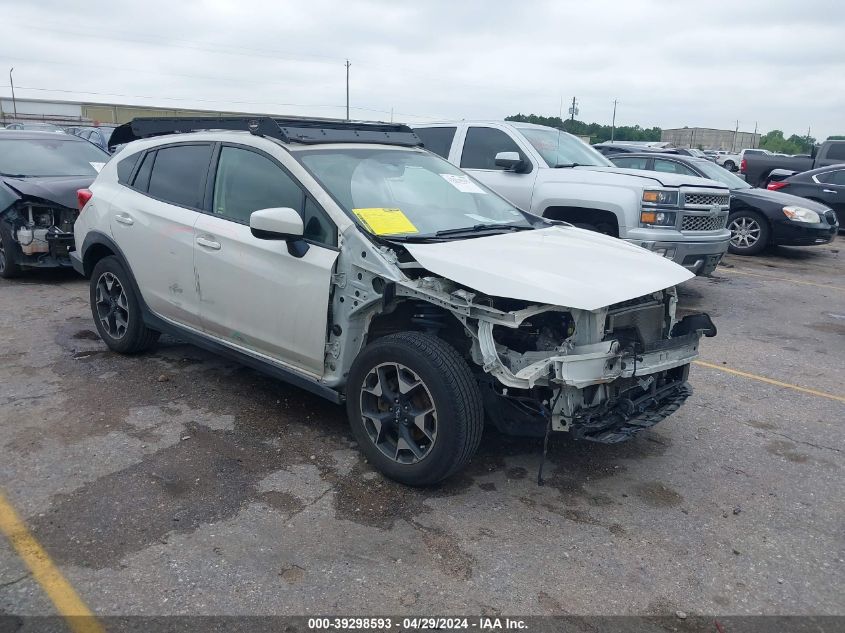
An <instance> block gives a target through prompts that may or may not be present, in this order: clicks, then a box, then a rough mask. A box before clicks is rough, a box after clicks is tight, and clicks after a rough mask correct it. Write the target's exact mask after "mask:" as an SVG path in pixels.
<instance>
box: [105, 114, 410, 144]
mask: <svg viewBox="0 0 845 633" xmlns="http://www.w3.org/2000/svg"><path fill="white" fill-rule="evenodd" d="M200 130H243V131H245V132H247V131H248V132H250V133H251V134H254V135H256V136H269V137H272V138H276V139H279V140H280V141H282V142H283V143H302V144H305V145H312V144H318V143H382V144H386V145H402V146H405V147H416V146H421V145H422V141H421V140H420V138H419V137H418V136H417V135H416V134H415V133H414V131H413V130H412V129H411V128H410V127H408V126H407V125H405V124H404V123H381V122H377V123H369V122H365V121H342V120H340V119H309V118H304V117H303V118H297V117H285V118H275V117H268V116H253V117H250V116H227V117H142V118H136V119H132V121H130V122H129V123H124V124H123V125H121V126H119V127H118V128H116V129H115V130H114V132H112V135H111V138H110V139H109V146H110V147H114V146H116V145H122V144H124V143H129V142H130V141H135V140H138V139H141V138H150V137H153V136H162V135H164V134H179V133H185V132H197V131H200Z"/></svg>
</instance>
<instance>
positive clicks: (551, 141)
mask: <svg viewBox="0 0 845 633" xmlns="http://www.w3.org/2000/svg"><path fill="white" fill-rule="evenodd" d="M517 129H518V130H519V131H520V133H522V135H523V136H524V137H525V138H526V139H528V142H529V143H531V145H533V146H534V149H536V150H537V151H538V152H540V155H541V156H542V157H543V160H544V161H546V163H547V164H548V165H549V167H572V166H574V165H589V166H591V167H613V163H611V162H610V161H609V160H607V159H606V158H605V157H604V156H602V155H601V154H600V153H599V152H597V151H596V150H594V149H593V148H592V147H590V146H589V145H587V144H586V143H584V142H583V141H582V140H581V139H579V138H576V137H574V136H572V135H571V134H568V133H566V132H562V131H561V130H555V129H554V128H550V127H547V128H542V127H520V128H517Z"/></svg>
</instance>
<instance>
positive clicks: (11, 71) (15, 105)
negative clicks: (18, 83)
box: [9, 66, 18, 121]
mask: <svg viewBox="0 0 845 633" xmlns="http://www.w3.org/2000/svg"><path fill="white" fill-rule="evenodd" d="M14 70H15V67H14V66H12V67H11V68H10V69H9V83H10V84H11V86H12V109H13V110H14V111H15V120H16V121H17V119H18V104H17V102H16V101H15V80H14V79H12V73H13V72H14Z"/></svg>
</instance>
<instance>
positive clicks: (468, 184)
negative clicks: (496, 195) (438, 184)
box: [440, 174, 487, 193]
mask: <svg viewBox="0 0 845 633" xmlns="http://www.w3.org/2000/svg"><path fill="white" fill-rule="evenodd" d="M440 177H441V178H442V179H443V180H445V181H446V182H448V183H449V184H450V185H452V186H453V187H454V188H455V189H457V190H458V191H462V192H464V193H487V192H486V191H484V189H482V188H481V187H479V186H478V185H476V184H475V183H474V182H473V181H471V180H470V179H469V177H468V176H458V175H456V174H440Z"/></svg>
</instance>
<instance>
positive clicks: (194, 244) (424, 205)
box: [71, 118, 716, 485]
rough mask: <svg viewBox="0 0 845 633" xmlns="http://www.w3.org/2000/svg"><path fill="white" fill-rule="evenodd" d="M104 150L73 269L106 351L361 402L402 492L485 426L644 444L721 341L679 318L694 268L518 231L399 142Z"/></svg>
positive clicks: (239, 140) (199, 140)
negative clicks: (684, 285)
mask: <svg viewBox="0 0 845 633" xmlns="http://www.w3.org/2000/svg"><path fill="white" fill-rule="evenodd" d="M177 132H178V134H176V133H177ZM133 139H137V140H134V142H129V141H133ZM112 140H113V141H115V142H121V143H122V142H129V144H128V145H127V146H126V147H125V148H124V149H123V150H122V151H121V152H120V153H119V154H117V155H116V156H115V158H114V159H113V160H112V161H111V162H110V163H109V164H108V165H106V167H105V168H104V169H103V171H102V173H101V174H100V175H99V177H98V178H97V180H96V181H95V182H94V184H93V185H92V186H91V189H90V191H89V190H86V191H82V192H80V198H81V199H84V200H86V201H87V202H86V204H85V206H84V207H83V209H82V212H81V214H80V217H79V219H78V220H77V225H76V226H77V230H76V250H75V251H74V252H73V253H72V254H71V257H72V259H73V262H74V266H75V267H76V269H77V270H79V271H80V272H81V273H83V274H84V275H86V276H87V277H88V278H90V284H91V285H90V297H91V311H92V315H93V318H94V322H95V324H96V326H97V328H98V331H99V333H100V335H101V336H102V338H103V340H104V341H105V342H106V344H107V345H108V346H109V347H110V348H111V349H113V350H116V351H119V352H123V353H137V352H140V351H142V350H144V349H147V348H149V347H150V346H152V345H153V344H154V343H155V340H156V339H157V337H158V335H159V334H160V333H162V332H167V333H171V334H175V335H176V336H179V337H180V338H182V339H185V340H188V341H190V342H193V343H195V344H197V345H199V346H202V347H205V348H208V349H212V350H214V351H216V352H218V353H221V354H225V355H227V356H230V357H233V358H236V359H238V360H239V361H241V362H243V363H245V364H247V365H250V366H252V367H255V368H257V369H260V370H262V371H264V372H267V373H269V374H271V375H274V376H277V377H279V378H281V379H284V380H286V381H288V382H291V383H293V384H295V385H297V386H300V387H302V388H305V389H308V390H310V391H312V392H315V393H318V394H320V395H321V396H324V397H326V398H329V399H330V400H332V401H334V402H336V403H338V404H340V403H345V405H346V408H347V413H348V416H349V421H350V424H351V426H352V430H353V432H354V434H355V436H356V438H357V439H358V442H359V445H360V447H361V450H362V451H363V452H364V453H365V455H366V456H367V457H368V459H369V460H370V462H371V463H373V464H374V465H375V466H376V467H378V468H379V469H380V470H381V471H382V472H383V473H385V474H386V475H387V476H389V477H391V478H393V479H395V480H397V481H400V482H403V483H406V484H410V485H427V484H432V483H435V482H438V481H440V480H442V479H444V478H446V477H448V476H450V475H451V474H453V473H455V472H456V471H458V470H459V469H461V468H462V467H463V466H464V465H465V464H466V463H467V462H468V461H469V460H470V459H471V457H472V455H473V453H474V452H475V451H476V449H477V447H478V445H479V442H480V439H481V434H482V430H483V426H484V423H485V420H488V421H489V422H491V423H492V424H495V425H496V426H497V427H499V428H500V429H501V430H503V431H505V432H508V433H515V434H521V435H532V436H543V435H546V434H549V433H552V432H567V433H571V434H573V435H574V436H576V437H578V438H582V439H584V440H591V441H597V442H618V441H622V440H625V439H628V438H630V437H631V436H633V435H635V434H636V433H637V432H639V431H641V430H642V429H645V428H648V427H650V426H652V425H654V424H655V423H657V422H659V421H660V420H662V419H664V418H666V417H667V416H668V415H670V414H671V413H673V412H674V411H675V410H677V409H678V407H679V406H681V405H682V403H683V402H684V400H685V399H686V398H687V397H688V396H689V395H690V387H689V385H688V383H687V377H688V372H689V364H690V362H691V361H692V360H693V359H695V358H696V357H697V355H698V351H699V342H700V339H701V337H702V336H705V335H706V336H712V335H714V334H715V333H716V331H715V327H714V326H713V324H712V322H711V321H710V319H709V317H707V315H705V314H697V315H690V316H687V317H685V318H684V319H682V320H677V319H676V316H675V310H676V305H677V295H676V292H675V290H674V286H675V285H676V284H679V283H681V282H683V281H685V280H687V279H690V278H691V277H692V276H693V275H692V273H691V272H689V271H687V270H686V269H684V268H682V267H681V266H679V265H677V264H675V263H673V262H671V261H669V260H667V259H665V258H663V257H660V256H658V255H655V254H654V253H650V252H648V251H646V250H644V249H642V248H640V247H637V246H634V245H632V244H628V243H625V242H621V241H619V240H616V239H613V238H610V237H607V236H604V235H600V234H597V233H594V232H590V231H586V230H582V229H578V228H575V227H573V226H571V225H568V224H565V223H561V222H554V221H549V220H545V219H543V218H539V217H536V216H534V215H531V214H529V213H526V212H523V211H522V210H520V209H518V208H516V207H514V206H513V205H512V204H510V203H509V202H507V201H506V200H505V199H504V198H501V197H500V196H498V195H497V194H495V193H493V192H492V191H491V190H490V189H488V188H486V187H485V186H483V185H481V184H480V183H478V182H477V181H475V180H474V179H472V178H471V177H469V176H468V175H467V174H465V173H464V172H462V171H461V170H459V169H458V168H456V167H454V166H452V165H451V164H449V163H448V162H446V161H445V160H443V159H441V158H440V157H439V156H436V155H434V154H432V153H430V152H428V151H426V150H424V149H422V148H421V147H420V142H419V139H418V138H417V136H416V135H415V134H414V133H413V132H412V131H411V130H410V129H409V128H407V127H406V126H403V125H394V124H369V123H354V122H352V123H350V122H340V121H330V120H306V119H269V118H261V119H243V118H216V119H149V120H144V119H136V120H135V121H133V122H132V123H131V124H127V125H125V126H122V127H121V128H118V129H117V130H116V131H115V134H114V136H113V137H112Z"/></svg>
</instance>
